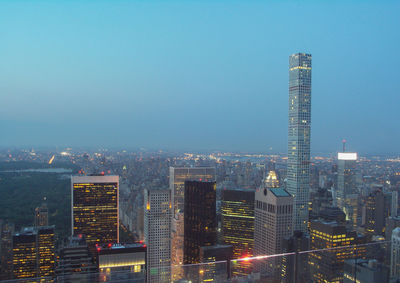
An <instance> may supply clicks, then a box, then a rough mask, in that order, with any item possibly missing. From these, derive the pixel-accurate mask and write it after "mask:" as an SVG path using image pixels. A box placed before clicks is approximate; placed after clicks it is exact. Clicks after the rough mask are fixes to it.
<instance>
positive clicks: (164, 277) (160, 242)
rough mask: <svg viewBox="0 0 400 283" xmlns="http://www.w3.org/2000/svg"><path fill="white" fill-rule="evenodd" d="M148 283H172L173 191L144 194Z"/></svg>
mask: <svg viewBox="0 0 400 283" xmlns="http://www.w3.org/2000/svg"><path fill="white" fill-rule="evenodd" d="M144 205H145V212H144V239H145V243H146V244H147V282H152V283H153V282H154V283H158V282H171V219H172V203H171V190H156V189H151V190H148V189H146V190H145V192H144Z"/></svg>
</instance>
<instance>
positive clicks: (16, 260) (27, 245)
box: [13, 226, 55, 279]
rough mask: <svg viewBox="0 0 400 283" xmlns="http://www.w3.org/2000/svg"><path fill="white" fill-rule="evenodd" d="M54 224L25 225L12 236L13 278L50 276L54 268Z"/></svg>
mask: <svg viewBox="0 0 400 283" xmlns="http://www.w3.org/2000/svg"><path fill="white" fill-rule="evenodd" d="M54 245H55V238H54V226H43V227H27V228H24V229H23V230H22V231H21V233H16V234H15V235H14V236H13V274H14V278H17V279H18V278H29V277H51V276H53V275H54V269H55V247H54Z"/></svg>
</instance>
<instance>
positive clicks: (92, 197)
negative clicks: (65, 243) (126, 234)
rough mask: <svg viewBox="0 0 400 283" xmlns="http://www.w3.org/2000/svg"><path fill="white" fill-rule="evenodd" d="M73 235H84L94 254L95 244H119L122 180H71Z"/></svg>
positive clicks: (116, 178)
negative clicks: (120, 188)
mask: <svg viewBox="0 0 400 283" xmlns="http://www.w3.org/2000/svg"><path fill="white" fill-rule="evenodd" d="M71 193H72V197H71V206H72V209H71V210H72V221H71V222H72V235H79V234H82V235H85V240H86V243H87V244H88V245H89V248H91V249H92V250H93V251H94V247H95V245H96V244H98V245H99V244H105V243H118V241H119V203H118V198H119V177H118V176H104V175H101V176H72V177H71Z"/></svg>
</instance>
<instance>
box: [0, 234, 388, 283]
mask: <svg viewBox="0 0 400 283" xmlns="http://www.w3.org/2000/svg"><path fill="white" fill-rule="evenodd" d="M390 254H391V253H390V242H385V241H381V242H372V243H365V244H357V245H346V246H336V247H331V248H321V249H313V250H306V251H301V250H300V251H295V252H288V253H281V254H274V255H262V256H254V257H247V258H240V259H233V260H223V261H216V262H207V263H199V264H190V265H179V266H171V267H170V268H164V269H157V268H156V269H153V270H150V272H149V273H150V274H151V279H150V278H148V280H147V282H177V283H190V282H191V283H197V282H230V283H245V282H246V283H251V282H271V283H274V282H284V283H300V282H301V283H302V282H344V283H347V282H372V281H368V280H371V276H374V280H379V281H376V282H389V280H390V278H391V277H390ZM4 282H18V283H21V282H121V283H122V282H146V271H141V272H139V273H138V272H133V270H132V271H130V270H125V271H109V272H107V271H106V272H98V273H73V274H69V275H59V276H56V277H55V278H28V279H18V280H8V281H4Z"/></svg>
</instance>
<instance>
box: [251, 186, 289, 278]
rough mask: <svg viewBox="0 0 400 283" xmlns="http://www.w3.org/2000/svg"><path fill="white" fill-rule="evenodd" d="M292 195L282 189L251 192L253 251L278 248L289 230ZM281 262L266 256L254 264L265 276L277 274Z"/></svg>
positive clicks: (264, 252) (268, 252)
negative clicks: (253, 204) (253, 221)
mask: <svg viewBox="0 0 400 283" xmlns="http://www.w3.org/2000/svg"><path fill="white" fill-rule="evenodd" d="M293 209H294V204H293V197H292V196H291V195H290V194H289V193H288V192H287V191H286V190H284V189H281V188H270V189H259V190H257V191H256V193H255V224H254V255H255V256H264V255H273V254H279V253H281V252H282V243H283V239H284V238H286V237H290V236H291V235H292V234H293V219H292V216H293ZM281 264H282V262H281V261H280V259H268V260H266V261H265V262H263V263H261V264H260V266H259V267H258V268H257V269H259V271H260V272H261V273H266V275H267V276H269V277H278V276H280V272H278V270H279V268H280V266H281Z"/></svg>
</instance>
